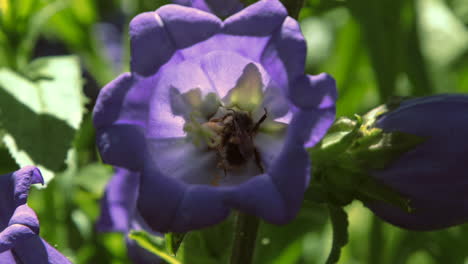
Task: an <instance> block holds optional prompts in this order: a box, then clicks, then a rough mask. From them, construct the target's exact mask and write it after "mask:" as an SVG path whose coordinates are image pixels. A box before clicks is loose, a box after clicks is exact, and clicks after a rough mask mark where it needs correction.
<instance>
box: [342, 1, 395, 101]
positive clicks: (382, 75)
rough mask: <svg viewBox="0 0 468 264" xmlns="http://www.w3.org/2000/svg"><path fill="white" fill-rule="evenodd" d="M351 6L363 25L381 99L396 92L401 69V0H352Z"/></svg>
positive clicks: (349, 3) (349, 4) (383, 99)
mask: <svg viewBox="0 0 468 264" xmlns="http://www.w3.org/2000/svg"><path fill="white" fill-rule="evenodd" d="M347 2H348V7H349V9H350V11H351V13H352V14H353V15H354V17H355V18H356V20H358V22H359V23H360V25H361V29H362V32H363V34H364V36H365V40H366V44H367V48H368V50H369V54H370V59H371V62H372V64H373V68H374V72H375V75H376V79H377V83H378V85H379V90H380V98H381V101H385V100H386V99H388V98H389V97H390V96H392V95H394V93H395V88H396V78H397V75H398V73H399V71H400V65H399V63H400V59H401V50H402V42H394V41H391V40H397V39H398V40H399V39H401V38H402V31H403V27H402V26H401V24H402V21H401V20H402V19H401V16H402V14H403V12H402V8H403V7H404V4H403V2H404V1H402V0H381V1H373V0H350V1H347Z"/></svg>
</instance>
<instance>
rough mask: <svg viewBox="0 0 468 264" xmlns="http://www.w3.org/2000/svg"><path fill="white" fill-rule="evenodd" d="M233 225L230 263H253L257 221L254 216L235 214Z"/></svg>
mask: <svg viewBox="0 0 468 264" xmlns="http://www.w3.org/2000/svg"><path fill="white" fill-rule="evenodd" d="M235 225H236V227H235V231H234V242H233V246H232V252H231V262H230V263H231V264H250V263H253V262H252V260H253V255H254V252H255V241H256V239H257V231H258V226H259V220H258V218H257V217H255V216H252V215H248V214H244V213H242V212H237V215H236V224H235Z"/></svg>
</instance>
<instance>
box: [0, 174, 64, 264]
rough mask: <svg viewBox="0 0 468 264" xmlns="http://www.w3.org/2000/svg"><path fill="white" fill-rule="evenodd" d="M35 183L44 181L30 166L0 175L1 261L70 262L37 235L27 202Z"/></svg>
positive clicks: (36, 222)
mask: <svg viewBox="0 0 468 264" xmlns="http://www.w3.org/2000/svg"><path fill="white" fill-rule="evenodd" d="M35 183H44V182H43V179H42V175H41V173H40V171H39V169H37V168H36V167H33V166H27V167H24V168H22V169H20V170H18V171H15V172H12V173H9V174H5V175H1V176H0V263H2V264H3V263H4V264H14V263H21V264H47V263H50V264H66V263H71V262H70V261H69V260H68V259H67V258H66V257H64V256H63V255H62V254H60V253H59V252H58V251H57V250H56V249H55V248H54V247H52V246H50V245H49V244H48V243H47V242H46V241H45V240H43V239H42V238H41V237H40V236H39V220H38V219H37V216H36V214H35V213H34V211H33V210H32V209H31V208H30V207H29V206H28V205H27V204H26V201H27V198H28V193H29V187H30V185H31V184H35Z"/></svg>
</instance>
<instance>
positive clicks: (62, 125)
mask: <svg viewBox="0 0 468 264" xmlns="http://www.w3.org/2000/svg"><path fill="white" fill-rule="evenodd" d="M29 73H30V76H31V77H33V78H34V79H33V80H30V79H27V78H25V77H22V76H20V75H18V74H17V73H15V72H13V71H11V70H9V69H5V68H4V69H0V120H1V123H2V126H3V128H4V130H5V132H6V134H5V135H4V136H3V139H2V141H3V142H4V143H5V145H6V146H7V147H8V149H9V151H10V153H11V154H12V156H13V158H14V159H15V160H16V162H17V163H18V164H19V165H20V166H25V165H31V164H34V165H38V166H39V167H40V168H42V169H43V170H42V172H43V174H45V175H43V176H44V178H46V179H45V180H46V182H47V181H48V180H50V176H51V175H50V174H49V173H47V171H59V170H62V169H63V167H64V161H65V158H66V156H67V152H68V150H69V149H70V147H71V143H72V140H73V138H74V135H75V132H76V130H77V129H78V127H79V125H80V123H81V119H82V114H83V104H84V102H85V100H84V97H83V95H82V92H81V83H82V82H81V73H80V68H79V64H78V60H77V58H75V57H50V58H41V59H38V60H36V61H34V62H33V63H32V64H31V67H30V72H29Z"/></svg>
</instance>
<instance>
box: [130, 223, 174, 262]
mask: <svg viewBox="0 0 468 264" xmlns="http://www.w3.org/2000/svg"><path fill="white" fill-rule="evenodd" d="M128 237H129V238H130V239H132V240H135V241H136V242H137V243H138V245H139V246H140V247H142V248H144V249H146V250H148V251H149V252H151V253H153V254H155V255H157V256H158V257H160V258H162V259H163V260H164V261H166V262H167V263H169V264H181V262H180V261H179V260H178V259H176V258H175V257H174V256H173V255H171V254H170V253H169V252H167V250H166V240H165V239H164V238H163V237H159V236H153V235H151V234H148V233H147V232H145V231H136V230H132V231H130V234H129V235H128Z"/></svg>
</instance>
